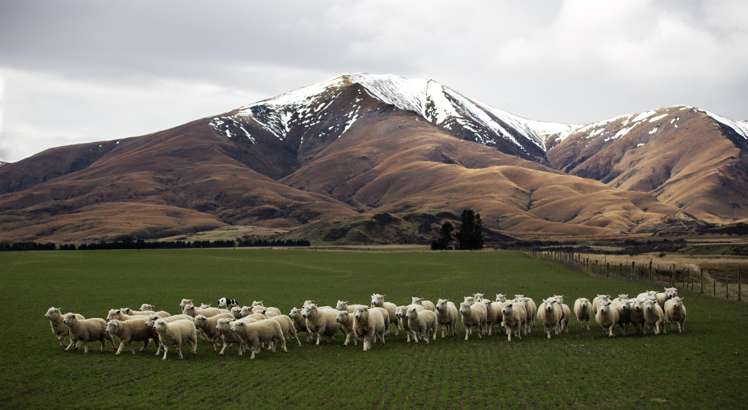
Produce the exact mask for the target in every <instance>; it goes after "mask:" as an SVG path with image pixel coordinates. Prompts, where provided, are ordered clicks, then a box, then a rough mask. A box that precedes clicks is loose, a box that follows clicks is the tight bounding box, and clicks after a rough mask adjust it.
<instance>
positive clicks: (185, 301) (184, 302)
mask: <svg viewBox="0 0 748 410" xmlns="http://www.w3.org/2000/svg"><path fill="white" fill-rule="evenodd" d="M187 305H194V303H193V302H192V299H182V300H181V301H180V302H179V311H180V312H181V311H183V310H184V307H185V306H187Z"/></svg>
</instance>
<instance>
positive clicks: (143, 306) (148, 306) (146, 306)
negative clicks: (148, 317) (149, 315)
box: [138, 303, 156, 312]
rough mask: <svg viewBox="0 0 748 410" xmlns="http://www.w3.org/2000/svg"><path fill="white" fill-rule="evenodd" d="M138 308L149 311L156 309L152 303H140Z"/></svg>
mask: <svg viewBox="0 0 748 410" xmlns="http://www.w3.org/2000/svg"><path fill="white" fill-rule="evenodd" d="M138 310H146V311H149V312H153V311H154V310H156V306H154V305H152V304H150V303H143V304H141V305H140V309H138Z"/></svg>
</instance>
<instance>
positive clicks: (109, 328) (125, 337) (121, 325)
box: [106, 316, 154, 356]
mask: <svg viewBox="0 0 748 410" xmlns="http://www.w3.org/2000/svg"><path fill="white" fill-rule="evenodd" d="M106 332H107V333H108V334H109V336H110V337H114V336H116V337H117V338H118V339H119V347H118V348H117V351H116V352H114V354H115V355H117V356H119V354H120V353H122V349H124V348H125V347H128V348H129V349H130V351H131V352H132V354H135V349H133V348H132V346H131V345H130V343H132V342H143V347H142V348H140V351H141V352H142V351H144V350H145V349H146V348H147V347H148V342H150V340H151V339H153V338H154V334H153V328H152V327H150V326H148V319H147V318H146V317H145V316H143V317H141V318H138V319H130V320H124V321H122V320H117V319H112V320H110V321H109V322H107V324H106Z"/></svg>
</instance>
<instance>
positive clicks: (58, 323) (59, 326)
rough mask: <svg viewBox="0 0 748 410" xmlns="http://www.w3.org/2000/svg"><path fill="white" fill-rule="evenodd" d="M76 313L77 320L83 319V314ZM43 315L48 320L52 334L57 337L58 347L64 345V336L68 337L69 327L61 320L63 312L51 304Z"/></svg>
mask: <svg viewBox="0 0 748 410" xmlns="http://www.w3.org/2000/svg"><path fill="white" fill-rule="evenodd" d="M76 315H77V318H78V320H83V319H85V317H84V316H83V315H78V314H76ZM44 317H46V318H47V319H48V320H49V327H50V328H51V329H52V334H53V335H54V336H55V337H56V338H57V342H58V343H59V344H60V347H65V346H66V345H65V338H66V337H67V338H68V339H70V329H69V328H68V327H67V326H65V323H63V322H62V319H63V314H62V312H60V308H56V307H54V306H53V307H51V308H49V309H47V313H45V314H44Z"/></svg>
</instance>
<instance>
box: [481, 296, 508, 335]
mask: <svg viewBox="0 0 748 410" xmlns="http://www.w3.org/2000/svg"><path fill="white" fill-rule="evenodd" d="M482 302H483V304H484V305H486V327H487V328H488V335H489V336H490V335H492V334H493V329H494V327H496V326H498V325H500V324H501V322H502V320H503V319H504V318H503V317H502V315H501V308H502V307H503V304H502V303H501V302H492V301H491V300H490V299H483V300H482Z"/></svg>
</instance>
